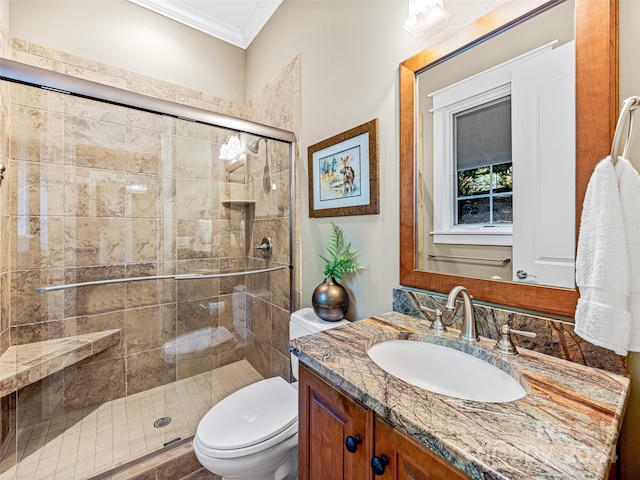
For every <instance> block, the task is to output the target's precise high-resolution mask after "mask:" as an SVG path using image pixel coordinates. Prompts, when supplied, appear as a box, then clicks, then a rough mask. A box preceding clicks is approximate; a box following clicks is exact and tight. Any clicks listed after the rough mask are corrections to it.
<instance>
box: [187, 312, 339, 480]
mask: <svg viewBox="0 0 640 480" xmlns="http://www.w3.org/2000/svg"><path fill="white" fill-rule="evenodd" d="M348 323H349V322H348V321H346V320H341V321H339V322H325V321H324V320H321V319H319V318H318V317H317V316H316V315H315V313H313V310H312V309H311V308H303V309H302V310H298V311H297V312H294V313H292V314H291V320H290V322H289V338H297V337H301V336H303V335H308V334H311V333H315V332H319V331H322V330H327V329H329V328H335V327H338V326H341V325H346V324H348ZM291 370H292V374H293V376H294V378H297V376H298V358H297V357H296V356H295V355H291ZM193 450H194V452H195V454H196V457H197V458H198V461H199V462H200V463H201V464H202V466H203V467H205V468H206V469H207V470H209V471H210V472H212V473H215V474H217V475H221V476H222V478H223V479H224V480H231V479H237V480H294V479H296V478H298V390H297V388H296V385H295V384H290V383H288V382H287V381H286V380H284V379H283V378H282V377H273V378H267V379H265V380H260V381H259V382H256V383H253V384H251V385H248V386H246V387H244V388H242V389H240V390H238V391H237V392H235V393H232V394H231V395H229V396H228V397H226V398H225V399H224V400H222V401H221V402H219V403H217V404H216V405H214V406H213V407H212V408H211V410H209V411H208V412H207V413H206V415H205V416H204V417H203V418H202V420H200V423H199V424H198V429H197V431H196V435H195V438H194V440H193Z"/></svg>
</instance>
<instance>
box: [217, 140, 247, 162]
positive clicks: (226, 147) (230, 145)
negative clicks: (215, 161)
mask: <svg viewBox="0 0 640 480" xmlns="http://www.w3.org/2000/svg"><path fill="white" fill-rule="evenodd" d="M241 153H242V145H241V144H240V137H239V136H238V135H229V136H228V137H227V140H226V141H225V142H224V143H223V144H222V145H220V155H218V158H219V159H220V160H235V159H236V158H238V156H239V155H240V154H241Z"/></svg>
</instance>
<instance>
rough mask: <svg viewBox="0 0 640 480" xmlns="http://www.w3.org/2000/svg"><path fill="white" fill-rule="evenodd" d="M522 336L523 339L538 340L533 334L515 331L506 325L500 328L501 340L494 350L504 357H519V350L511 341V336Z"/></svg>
mask: <svg viewBox="0 0 640 480" xmlns="http://www.w3.org/2000/svg"><path fill="white" fill-rule="evenodd" d="M512 333H515V334H516V335H522V336H523V337H529V338H536V336H537V335H536V334H535V333H533V332H525V331H522V330H514V329H513V328H511V327H510V326H509V325H507V324H506V323H505V324H503V325H502V326H501V327H500V340H498V342H497V343H496V344H495V346H494V347H493V349H494V350H495V351H496V352H498V353H502V354H503V355H517V354H518V349H517V348H516V346H515V345H514V344H513V341H512V340H511V334H512Z"/></svg>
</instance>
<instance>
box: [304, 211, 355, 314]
mask: <svg viewBox="0 0 640 480" xmlns="http://www.w3.org/2000/svg"><path fill="white" fill-rule="evenodd" d="M326 250H327V256H324V255H320V258H321V259H322V261H323V263H324V277H325V278H324V281H323V282H322V283H321V284H320V285H318V286H317V287H316V289H315V290H314V291H313V295H312V296H311V303H312V305H313V311H314V312H315V313H316V315H318V317H320V318H322V319H323V320H327V321H330V322H337V321H338V320H342V319H343V318H344V316H345V314H346V313H347V310H348V309H349V295H348V293H347V290H346V289H345V288H344V287H343V286H342V285H340V284H339V283H338V282H337V280H341V279H342V277H343V276H344V275H351V274H353V273H355V272H357V271H358V270H362V269H364V268H366V267H364V266H363V265H360V264H359V263H357V262H356V261H355V257H356V255H358V254H359V253H360V250H356V251H355V252H352V251H351V243H348V244H346V245H345V243H344V234H343V232H342V229H341V228H340V227H339V226H337V225H336V224H335V223H333V222H331V232H330V233H329V242H328V243H327V246H326Z"/></svg>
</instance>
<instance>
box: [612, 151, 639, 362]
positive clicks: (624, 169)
mask: <svg viewBox="0 0 640 480" xmlns="http://www.w3.org/2000/svg"><path fill="white" fill-rule="evenodd" d="M616 174H617V177H618V188H619V190H620V203H621V204H622V219H623V221H624V229H625V237H626V242H627V255H628V258H629V290H630V291H629V310H630V312H631V326H630V329H629V339H628V346H627V350H629V351H630V352H639V351H640V249H639V248H638V241H639V240H640V175H638V172H637V171H636V169H635V168H633V165H631V163H630V162H629V160H627V159H625V158H622V157H619V158H618V162H617V163H616Z"/></svg>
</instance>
